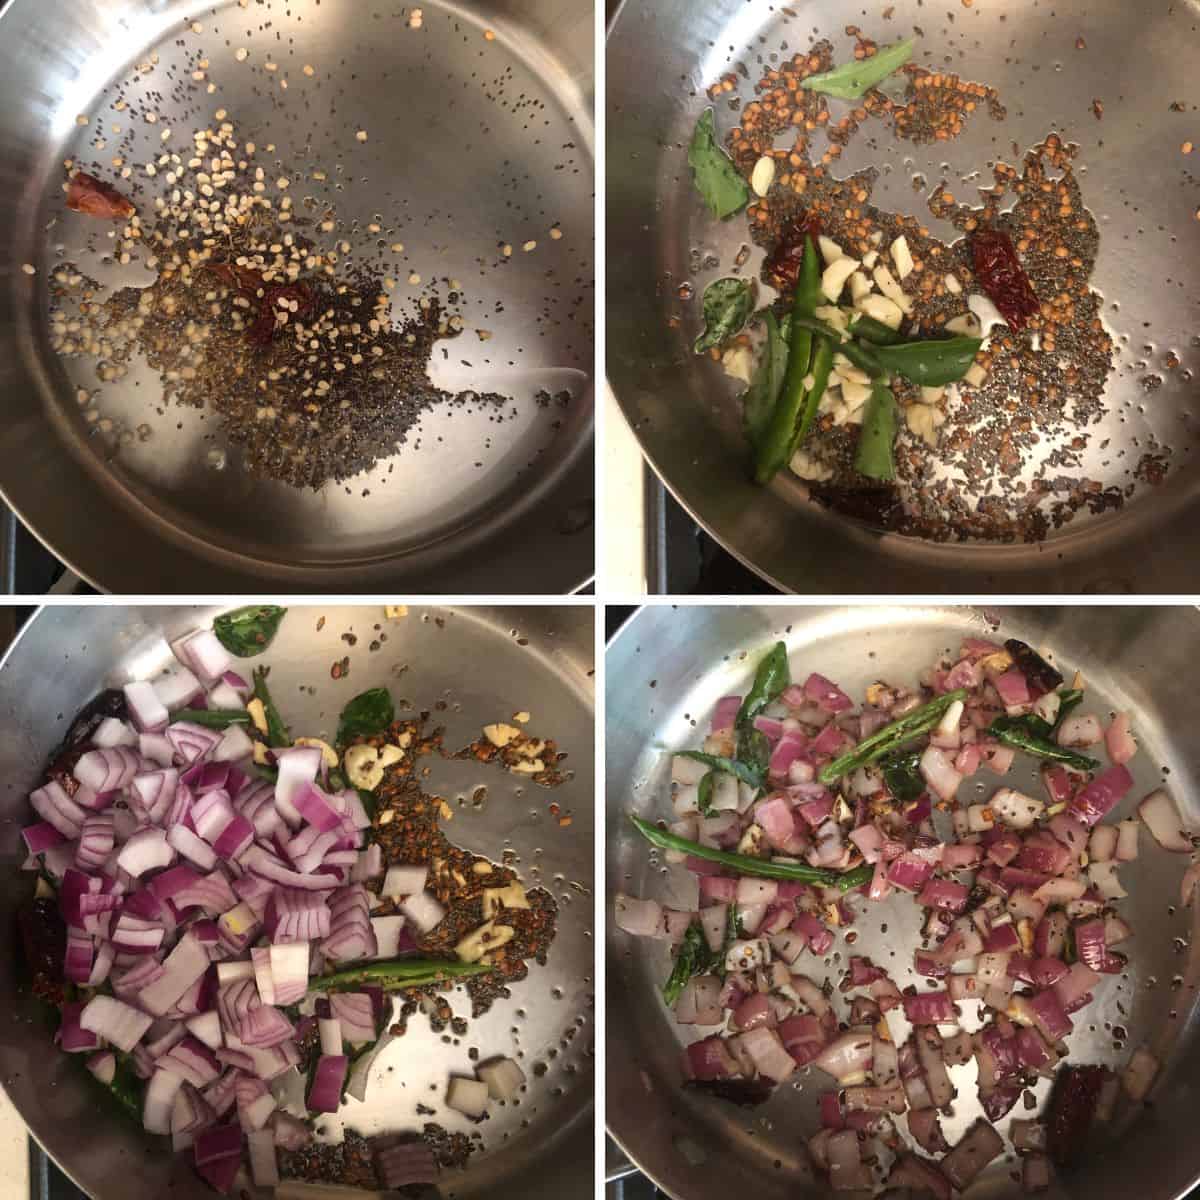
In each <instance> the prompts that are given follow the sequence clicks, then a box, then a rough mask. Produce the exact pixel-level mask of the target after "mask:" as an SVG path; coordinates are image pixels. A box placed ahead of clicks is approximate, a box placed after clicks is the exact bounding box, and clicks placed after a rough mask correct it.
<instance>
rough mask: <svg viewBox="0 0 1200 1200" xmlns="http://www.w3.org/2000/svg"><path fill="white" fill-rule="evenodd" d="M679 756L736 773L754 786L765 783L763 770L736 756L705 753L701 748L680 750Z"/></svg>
mask: <svg viewBox="0 0 1200 1200" xmlns="http://www.w3.org/2000/svg"><path fill="white" fill-rule="evenodd" d="M679 757H680V758H694V759H695V760H696V761H697V762H702V763H707V764H708V766H710V767H712V768H713V769H714V770H716V771H724V772H725V774H726V775H736V776H737V777H738V779H740V780H741V781H742V782H743V783H745V784H749V786H750V787H752V788H761V787H762V785H763V773H762V771H759V770H756V769H755V768H754V767H752V766H750V764H749V763H744V762H739V761H738V760H737V759H736V758H726V757H725V756H724V755H723V754H705V753H704V752H703V751H701V750H680V751H679Z"/></svg>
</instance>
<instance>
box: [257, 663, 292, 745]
mask: <svg viewBox="0 0 1200 1200" xmlns="http://www.w3.org/2000/svg"><path fill="white" fill-rule="evenodd" d="M253 678H254V695H255V697H256V698H257V699H259V700H261V701H262V706H263V712H264V713H265V714H266V717H267V744H268V745H269V746H274V747H276V748H277V749H278V748H280V747H283V746H290V745H291V744H292V735H291V733H290V731H289V730H288V727H287V726H286V725H285V724H284V723H283V718H282V717H281V716H280V715H279V709H277V708H276V707H275V701H274V700H272V699H271V691H270V689H269V688H268V687H267V668H266V667H255V668H254V672H253Z"/></svg>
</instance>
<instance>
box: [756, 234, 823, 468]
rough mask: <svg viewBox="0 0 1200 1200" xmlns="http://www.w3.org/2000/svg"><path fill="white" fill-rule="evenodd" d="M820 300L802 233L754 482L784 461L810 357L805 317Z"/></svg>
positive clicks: (817, 274)
mask: <svg viewBox="0 0 1200 1200" xmlns="http://www.w3.org/2000/svg"><path fill="white" fill-rule="evenodd" d="M821 301H822V294H821V262H820V254H819V253H818V251H817V247H816V245H815V243H814V242H813V239H812V237H811V236H810V235H809V234H805V237H804V257H803V259H802V260H801V262H800V275H799V278H798V279H797V280H796V291H795V294H794V295H793V296H792V336H791V343H790V345H789V346H788V360H787V371H786V372H785V374H784V378H783V389H782V392H781V394H780V397H779V400H778V401H777V402H776V405H775V409H774V411H773V412H772V413H771V419H770V421H769V422H768V423H767V427H766V430H765V432H764V433H763V436H762V440H761V442H760V443H759V446H758V449H757V453H756V455H755V464H754V478H755V481H756V482H758V483H761V484H766V483H770V482H771V480H772V479H773V478H774V477H775V474H776V472H778V471H779V469H780V468H781V467H782V466H784V464H785V463H786V462H787V460H788V448H789V447H790V446H791V444H792V441H793V439H794V438H795V435H796V425H797V422H798V421H799V420H800V416H801V412H802V409H803V405H804V397H805V394H806V388H805V386H804V381H805V379H806V378H807V376H808V368H809V363H810V361H811V359H812V343H813V335H812V330H811V329H809V328H807V327H806V324H805V318H811V317H812V315H813V310H814V309H815V308H816V306H817V305H818V304H820V303H821Z"/></svg>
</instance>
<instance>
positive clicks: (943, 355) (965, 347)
mask: <svg viewBox="0 0 1200 1200" xmlns="http://www.w3.org/2000/svg"><path fill="white" fill-rule="evenodd" d="M981 345H983V342H982V340H981V339H980V338H973V337H952V338H925V339H923V340H922V341H919V342H899V343H897V344H896V345H894V346H876V347H875V348H874V354H875V357H876V358H877V359H878V360H879V363H880V365H881V366H882V367H883V368H884V370H887V371H891V372H892V374H893V375H902V376H903V377H904V378H905V379H907V380H908V381H909V382H910V383H916V384H919V385H920V386H921V387H941V385H942V384H945V383H954V382H955V381H956V380H958V379H961V378H962V377H963V376H964V375H965V374H966V373H967V371H969V370H970V368H971V364H972V363H973V362H974V361H975V355H976V354H977V353H978V351H979V347H980V346H981Z"/></svg>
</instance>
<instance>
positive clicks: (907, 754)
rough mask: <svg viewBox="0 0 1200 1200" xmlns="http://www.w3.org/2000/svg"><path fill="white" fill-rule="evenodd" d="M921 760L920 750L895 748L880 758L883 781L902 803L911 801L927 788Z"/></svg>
mask: <svg viewBox="0 0 1200 1200" xmlns="http://www.w3.org/2000/svg"><path fill="white" fill-rule="evenodd" d="M920 761H921V751H920V750H895V751H893V752H892V753H891V754H885V755H884V756H883V758H881V759H880V760H879V769H880V770H881V771H882V772H883V782H884V783H886V784H887V789H888V791H889V792H891V793H892V795H893V796H895V797H896V799H897V800H899V801H900V803H901V804H909V803H911V802H912V801H913V800H916V799H917V798H918V797H919V796H920V795H921V793H922V792H923V791H924V790H925V779H924V777H923V776H922V774H921V770H920V766H919V764H920Z"/></svg>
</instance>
